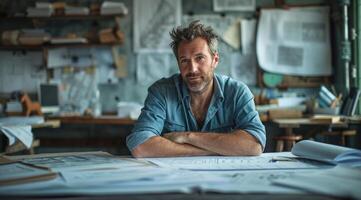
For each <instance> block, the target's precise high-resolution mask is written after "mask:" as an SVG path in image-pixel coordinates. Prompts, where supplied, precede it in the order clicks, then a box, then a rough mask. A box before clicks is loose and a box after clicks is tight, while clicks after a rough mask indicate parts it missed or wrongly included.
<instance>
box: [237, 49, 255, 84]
mask: <svg viewBox="0 0 361 200" xmlns="http://www.w3.org/2000/svg"><path fill="white" fill-rule="evenodd" d="M256 75H257V60H256V55H255V54H254V53H253V54H248V55H243V54H240V53H232V54H231V76H232V77H233V78H234V79H237V80H239V81H243V82H244V83H245V84H247V85H256V84H257V76H256Z"/></svg>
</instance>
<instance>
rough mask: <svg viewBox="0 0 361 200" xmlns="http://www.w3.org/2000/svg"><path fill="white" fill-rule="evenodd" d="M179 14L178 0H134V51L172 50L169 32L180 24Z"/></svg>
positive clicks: (179, 3) (179, 2)
mask: <svg viewBox="0 0 361 200" xmlns="http://www.w3.org/2000/svg"><path fill="white" fill-rule="evenodd" d="M181 14H182V13H181V1H180V0H154V1H148V0H135V1H134V50H135V52H138V53H139V52H172V49H171V48H170V47H169V43H170V42H171V40H170V36H169V32H170V31H171V30H172V29H173V28H174V27H176V26H179V25H180V24H181Z"/></svg>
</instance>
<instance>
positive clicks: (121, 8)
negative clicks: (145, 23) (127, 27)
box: [100, 1, 128, 15]
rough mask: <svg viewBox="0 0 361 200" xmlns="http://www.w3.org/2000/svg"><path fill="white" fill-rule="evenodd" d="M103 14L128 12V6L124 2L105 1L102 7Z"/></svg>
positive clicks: (101, 12)
mask: <svg viewBox="0 0 361 200" xmlns="http://www.w3.org/2000/svg"><path fill="white" fill-rule="evenodd" d="M100 14H101V15H117V14H124V15H126V14H128V8H127V7H126V6H125V5H124V3H122V2H111V1H104V2H103V3H102V6H101V8H100Z"/></svg>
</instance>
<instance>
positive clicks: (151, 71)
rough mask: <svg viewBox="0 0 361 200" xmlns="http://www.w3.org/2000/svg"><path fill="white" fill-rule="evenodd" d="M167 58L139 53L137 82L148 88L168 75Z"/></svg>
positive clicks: (157, 54)
mask: <svg viewBox="0 0 361 200" xmlns="http://www.w3.org/2000/svg"><path fill="white" fill-rule="evenodd" d="M170 68H171V66H170V60H169V56H167V55H164V54H161V53H139V54H138V55H137V81H138V83H139V84H141V85H145V86H150V85H151V84H152V83H153V82H155V81H157V80H158V79H160V78H162V77H168V76H169V75H170Z"/></svg>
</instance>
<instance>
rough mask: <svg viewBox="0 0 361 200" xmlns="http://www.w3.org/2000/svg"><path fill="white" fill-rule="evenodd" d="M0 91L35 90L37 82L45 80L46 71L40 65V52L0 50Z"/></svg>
mask: <svg viewBox="0 0 361 200" xmlns="http://www.w3.org/2000/svg"><path fill="white" fill-rule="evenodd" d="M0 57H1V58H6V59H0V66H3V67H0V92H4V93H11V92H13V91H16V90H22V91H26V92H36V91H37V86H38V82H41V81H45V79H46V71H44V70H40V69H41V67H42V64H43V63H42V53H41V52H26V53H24V54H23V53H19V54H17V53H15V54H13V53H12V52H11V51H8V52H5V51H4V52H0ZM14 80H16V81H14Z"/></svg>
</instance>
